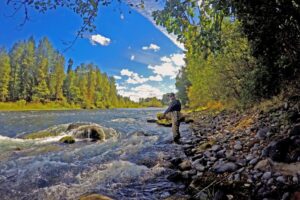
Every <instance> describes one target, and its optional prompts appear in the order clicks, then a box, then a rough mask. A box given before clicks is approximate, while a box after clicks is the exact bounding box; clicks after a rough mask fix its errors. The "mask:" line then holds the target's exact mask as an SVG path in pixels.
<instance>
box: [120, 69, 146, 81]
mask: <svg viewBox="0 0 300 200" xmlns="http://www.w3.org/2000/svg"><path fill="white" fill-rule="evenodd" d="M120 73H121V75H122V76H128V79H127V81H126V82H127V83H129V84H139V83H145V82H146V81H148V79H147V78H144V77H143V76H140V75H139V74H138V73H135V72H133V71H129V70H128V69H122V70H121V72H120Z"/></svg>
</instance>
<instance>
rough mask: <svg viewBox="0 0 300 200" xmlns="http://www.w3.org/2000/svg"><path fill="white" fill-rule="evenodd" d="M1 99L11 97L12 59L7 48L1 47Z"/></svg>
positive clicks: (4, 99)
mask: <svg viewBox="0 0 300 200" xmlns="http://www.w3.org/2000/svg"><path fill="white" fill-rule="evenodd" d="M0 75H1V76H0V101H6V100H7V99H8V97H9V90H8V88H9V80H10V77H9V75H10V59H9V56H8V54H7V52H6V50H5V49H0Z"/></svg>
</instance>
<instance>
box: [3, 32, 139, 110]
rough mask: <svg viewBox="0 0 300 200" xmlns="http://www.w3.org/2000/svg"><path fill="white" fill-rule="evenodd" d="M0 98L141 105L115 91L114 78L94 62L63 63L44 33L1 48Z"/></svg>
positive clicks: (104, 105) (85, 105)
mask: <svg viewBox="0 0 300 200" xmlns="http://www.w3.org/2000/svg"><path fill="white" fill-rule="evenodd" d="M66 64H67V66H66V68H65V65H66ZM65 69H67V71H65ZM0 102H18V103H20V102H21V103H26V102H35V103H49V102H60V103H61V102H63V103H65V104H69V105H77V106H80V107H81V108H117V107H138V106H140V105H139V104H138V103H135V102H133V101H131V100H130V99H129V98H128V97H122V96H120V95H118V94H117V89H116V84H115V80H114V78H113V77H109V76H107V74H105V73H103V72H101V71H100V69H99V68H98V67H97V66H96V65H95V64H92V63H89V64H81V65H79V66H77V67H75V69H73V60H72V59H69V60H68V62H67V63H66V60H65V57H64V56H63V55H62V54H61V53H59V52H58V51H57V50H56V49H54V47H53V45H52V44H51V43H50V41H49V40H48V39H47V38H46V37H45V38H43V39H41V40H40V41H39V42H38V44H37V45H36V42H35V40H34V38H33V37H31V38H29V39H28V40H27V41H20V42H17V43H15V44H14V45H13V47H12V49H10V50H9V51H7V50H6V49H5V48H1V49H0Z"/></svg>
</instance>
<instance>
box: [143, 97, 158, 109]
mask: <svg viewBox="0 0 300 200" xmlns="http://www.w3.org/2000/svg"><path fill="white" fill-rule="evenodd" d="M139 103H140V104H141V105H142V106H144V107H162V102H161V101H160V100H158V99H157V98H156V97H152V98H146V99H140V100H139Z"/></svg>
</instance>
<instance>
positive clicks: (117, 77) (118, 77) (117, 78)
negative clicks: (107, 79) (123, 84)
mask: <svg viewBox="0 0 300 200" xmlns="http://www.w3.org/2000/svg"><path fill="white" fill-rule="evenodd" d="M114 78H115V79H116V80H120V79H122V77H121V76H117V75H115V76H114Z"/></svg>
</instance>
